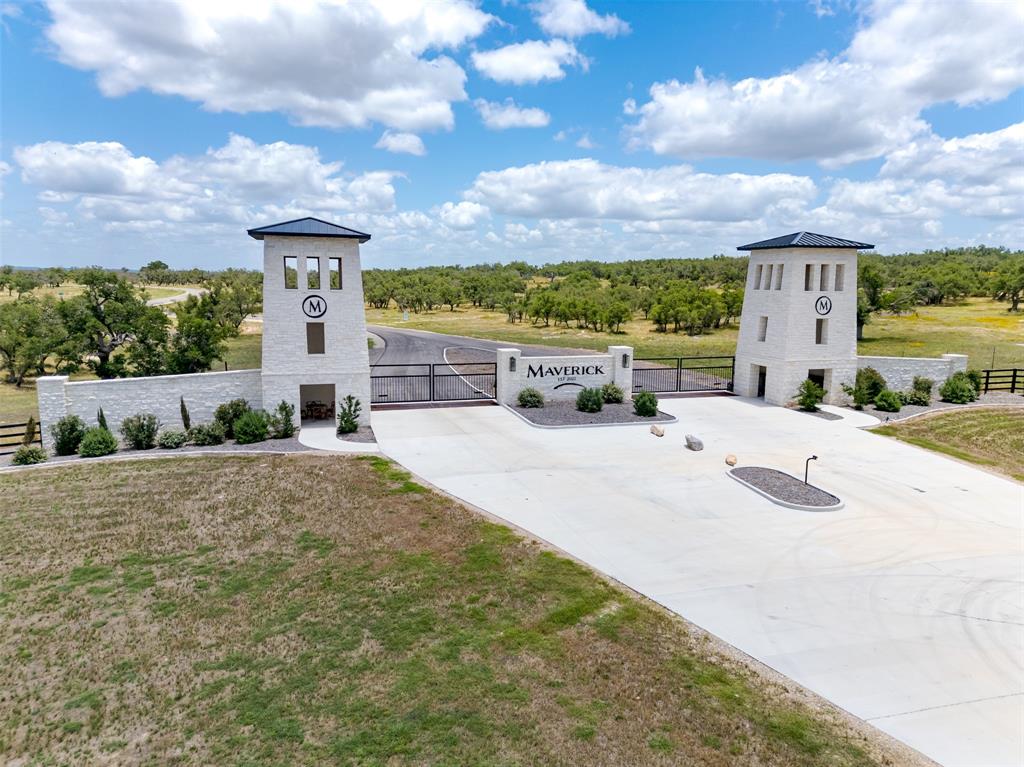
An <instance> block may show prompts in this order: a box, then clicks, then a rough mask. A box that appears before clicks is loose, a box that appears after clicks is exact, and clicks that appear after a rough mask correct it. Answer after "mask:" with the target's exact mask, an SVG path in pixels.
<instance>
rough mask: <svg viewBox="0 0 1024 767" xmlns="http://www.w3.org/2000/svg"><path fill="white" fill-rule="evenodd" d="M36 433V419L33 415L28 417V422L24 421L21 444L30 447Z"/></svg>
mask: <svg viewBox="0 0 1024 767" xmlns="http://www.w3.org/2000/svg"><path fill="white" fill-rule="evenodd" d="M37 431H39V427H38V426H37V425H36V417H35V416H34V415H30V416H29V417H28V420H27V421H25V433H24V434H22V435H21V444H23V445H31V444H32V443H33V442H35V439H36V432H37ZM44 455H45V453H44ZM37 463H38V461H37Z"/></svg>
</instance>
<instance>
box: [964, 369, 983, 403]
mask: <svg viewBox="0 0 1024 767" xmlns="http://www.w3.org/2000/svg"><path fill="white" fill-rule="evenodd" d="M964 375H966V376H967V380H969V381H970V382H971V386H973V387H974V391H975V392H977V393H978V394H981V383H982V375H981V371H980V370H975V369H974V368H971V369H970V370H968V371H967V372H966V373H965V374H964ZM975 399H977V397H976V398H975Z"/></svg>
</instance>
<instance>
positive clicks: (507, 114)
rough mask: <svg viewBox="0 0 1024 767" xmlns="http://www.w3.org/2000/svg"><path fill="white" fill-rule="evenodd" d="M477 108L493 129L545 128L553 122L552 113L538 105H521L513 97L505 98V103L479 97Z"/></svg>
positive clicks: (476, 102)
mask: <svg viewBox="0 0 1024 767" xmlns="http://www.w3.org/2000/svg"><path fill="white" fill-rule="evenodd" d="M473 105H474V106H475V107H476V110H477V111H478V112H479V113H480V119H481V120H483V123H484V125H486V126H487V127H488V128H490V129H491V130H506V129H508V128H543V127H544V126H546V125H547V124H548V123H550V122H551V115H549V114H548V113H547V112H545V111H544V110H543V109H539V108H538V107H521V106H518V105H517V104H516V103H515V102H514V101H513V100H512V99H505V102H504V103H498V102H496V101H486V100H484V99H477V100H476V101H474V102H473Z"/></svg>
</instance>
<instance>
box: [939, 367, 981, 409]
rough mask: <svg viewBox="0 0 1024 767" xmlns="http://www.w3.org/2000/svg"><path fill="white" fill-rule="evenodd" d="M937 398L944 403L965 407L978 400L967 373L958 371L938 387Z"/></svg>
mask: <svg viewBox="0 0 1024 767" xmlns="http://www.w3.org/2000/svg"><path fill="white" fill-rule="evenodd" d="M939 396H940V397H942V399H943V400H944V401H946V402H953V403H955V404H957V405H966V404H967V403H968V402H974V400H976V399H978V390H977V389H976V388H974V384H973V383H971V378H970V376H969V375H968V374H967V373H964V372H963V371H958V372H956V373H953V375H951V376H950V377H949V378H947V379H946V382H945V383H944V384H942V386H940V387H939Z"/></svg>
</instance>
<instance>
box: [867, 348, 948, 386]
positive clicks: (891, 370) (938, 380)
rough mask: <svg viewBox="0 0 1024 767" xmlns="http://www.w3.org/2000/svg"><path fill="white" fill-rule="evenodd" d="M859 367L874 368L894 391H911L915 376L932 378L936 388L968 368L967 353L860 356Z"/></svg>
mask: <svg viewBox="0 0 1024 767" xmlns="http://www.w3.org/2000/svg"><path fill="white" fill-rule="evenodd" d="M857 367H858V368H874V369H875V370H877V371H878V372H879V373H881V374H882V377H883V378H885V384H886V386H888V387H889V388H890V389H892V390H893V391H909V390H910V387H911V386H912V385H913V383H914V377H915V376H924V377H925V378H931V379H932V380H933V381H934V382H935V387H934V388H935V389H937V388H938V387H939V386H941V385H942V383H943V381H945V380H946V379H947V378H949V377H950V376H951V375H953V373H956V372H957V371H961V370H967V355H966V354H943V355H942V356H941V357H858V358H857Z"/></svg>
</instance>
